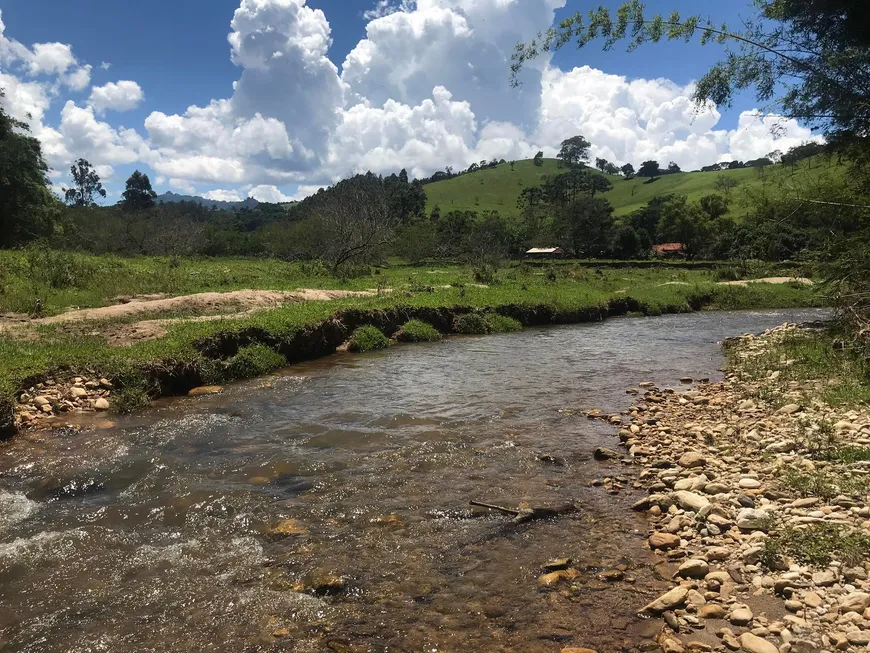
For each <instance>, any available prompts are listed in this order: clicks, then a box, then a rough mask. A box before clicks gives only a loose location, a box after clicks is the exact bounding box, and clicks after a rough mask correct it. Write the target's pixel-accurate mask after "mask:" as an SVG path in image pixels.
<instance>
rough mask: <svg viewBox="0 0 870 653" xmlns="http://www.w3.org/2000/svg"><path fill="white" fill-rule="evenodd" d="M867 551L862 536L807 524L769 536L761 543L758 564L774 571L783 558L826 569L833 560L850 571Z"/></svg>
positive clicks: (831, 526)
mask: <svg viewBox="0 0 870 653" xmlns="http://www.w3.org/2000/svg"><path fill="white" fill-rule="evenodd" d="M868 551H870V537H868V536H867V535H865V534H864V533H861V532H859V531H852V530H848V529H846V528H844V527H842V526H838V525H835V524H808V525H807V526H803V527H799V528H794V527H786V528H783V529H781V530H779V531H777V532H776V533H774V534H772V535H771V536H770V537H769V538H768V539H767V540H766V541H765V543H764V550H763V551H762V553H761V562H762V564H763V565H764V566H766V567H768V568H769V569H776V568H777V566H778V565H777V562H778V561H782V560H783V559H784V558H785V557H790V558H793V559H794V560H795V561H796V562H799V563H801V564H806V565H812V566H814V567H827V566H828V565H830V564H831V562H833V561H835V560H836V561H838V562H842V563H843V564H844V565H846V567H854V566H856V565H859V564H861V562H863V561H864V560H865V558H866V557H867V554H868Z"/></svg>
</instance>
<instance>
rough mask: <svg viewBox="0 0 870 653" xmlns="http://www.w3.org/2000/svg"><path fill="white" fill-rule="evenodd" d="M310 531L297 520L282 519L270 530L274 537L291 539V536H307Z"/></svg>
mask: <svg viewBox="0 0 870 653" xmlns="http://www.w3.org/2000/svg"><path fill="white" fill-rule="evenodd" d="M307 532H308V531H307V530H306V529H305V528H304V527H303V526H302V525H300V524H299V522H298V521H296V520H295V519H282V520H281V521H279V522H278V523H277V524H276V525H275V526H273V527H272V528H270V529H269V533H271V534H272V535H280V536H283V537H289V536H290V535H305V533H307Z"/></svg>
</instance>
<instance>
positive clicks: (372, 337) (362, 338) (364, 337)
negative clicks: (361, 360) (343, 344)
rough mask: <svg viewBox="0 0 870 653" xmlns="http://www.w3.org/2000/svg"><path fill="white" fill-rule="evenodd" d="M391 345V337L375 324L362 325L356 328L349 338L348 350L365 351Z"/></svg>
mask: <svg viewBox="0 0 870 653" xmlns="http://www.w3.org/2000/svg"><path fill="white" fill-rule="evenodd" d="M389 346H390V339H389V338H387V336H385V335H384V334H383V333H381V330H380V329H378V328H377V327H374V326H362V327H359V328H358V329H356V330H355V331H354V332H353V334H352V335H351V336H350V340H348V346H347V349H348V351H353V352H358V353H364V352H367V351H377V350H378V349H386V348H387V347H389Z"/></svg>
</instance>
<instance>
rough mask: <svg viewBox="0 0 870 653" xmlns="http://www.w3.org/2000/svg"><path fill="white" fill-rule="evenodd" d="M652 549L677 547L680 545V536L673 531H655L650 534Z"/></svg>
mask: <svg viewBox="0 0 870 653" xmlns="http://www.w3.org/2000/svg"><path fill="white" fill-rule="evenodd" d="M649 546H650V548H651V549H665V550H667V549H676V548H677V547H679V546H680V536H679V535H674V534H673V533H653V534H652V535H650V536H649Z"/></svg>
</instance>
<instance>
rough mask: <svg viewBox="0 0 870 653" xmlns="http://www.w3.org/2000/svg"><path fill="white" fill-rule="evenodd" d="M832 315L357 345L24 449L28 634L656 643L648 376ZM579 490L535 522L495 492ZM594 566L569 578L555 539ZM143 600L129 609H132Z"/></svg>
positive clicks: (20, 460)
mask: <svg viewBox="0 0 870 653" xmlns="http://www.w3.org/2000/svg"><path fill="white" fill-rule="evenodd" d="M820 314H823V313H819V312H814V311H809V312H799V313H794V312H785V313H783V312H762V313H751V312H750V313H732V314H728V313H700V314H694V315H676V316H667V317H662V318H637V319H631V320H614V321H608V322H605V323H601V324H595V325H587V326H571V327H554V328H547V329H532V330H528V331H526V332H523V333H520V334H510V335H493V336H487V337H484V338H456V339H451V340H448V341H446V342H443V343H435V344H431V345H415V346H409V347H400V348H395V349H391V350H388V351H386V352H384V353H379V354H374V355H367V356H355V355H349V354H345V355H336V356H332V357H329V358H325V359H322V360H318V361H314V362H308V363H301V364H299V365H297V366H295V367H294V368H293V369H292V373H293V375H292V376H289V375H278V376H273V377H269V378H267V379H261V380H258V381H254V382H250V383H242V384H238V385H233V386H229V387H227V388H226V389H225V391H224V393H223V394H221V395H217V396H205V397H200V398H196V399H171V400H162V401H160V402H158V403H157V404H155V405H154V407H153V408H151V409H150V410H147V411H145V412H143V413H140V414H137V415H135V416H132V417H123V418H113V423H107V424H101V425H96V426H99V427H100V428H89V429H87V430H85V431H83V432H78V431H61V432H57V433H52V432H30V433H25V434H23V435H22V436H19V437H18V438H16V439H15V440H13V441H11V442H10V443H7V444H6V445H3V447H2V448H0V488H2V489H0V492H2V493H3V495H2V501H3V504H4V508H8V510H4V513H3V514H4V515H5V516H6V518H5V519H4V520H2V521H0V598H2V601H0V606H2V607H0V641H3V642H4V644H5V646H6V647H7V649H8V650H10V651H78V650H88V649H95V648H100V647H102V648H106V649H109V650H113V651H127V650H129V651H134V650H135V651H141V650H154V651H168V650H172V651H198V650H202V648H203V647H204V646H205V645H208V646H210V647H211V648H213V649H214V650H220V651H224V650H226V651H236V650H243V649H246V648H250V649H252V650H287V651H290V650H293V651H306V650H308V651H321V650H332V651H386V650H399V651H420V650H443V651H478V650H480V651H487V650H516V651H542V652H543V651H546V652H549V651H559V650H560V649H561V648H563V647H569V646H575V647H582V646H585V647H589V648H592V649H593V650H598V651H599V653H601V652H603V651H618V650H632V649H634V648H636V647H637V646H638V645H639V644H640V643H641V642H644V641H649V640H650V639H651V638H652V637H653V636H654V635H655V634H656V632H657V631H658V629H659V627H660V623H659V622H658V621H655V620H644V619H639V618H638V617H637V616H636V612H637V610H638V609H639V608H640V607H642V606H643V605H645V604H646V603H648V602H649V601H651V600H653V599H654V598H655V597H656V596H658V595H659V594H660V593H661V592H662V591H664V590H665V589H667V580H666V578H667V571H668V570H667V569H666V568H664V567H663V565H661V564H659V563H660V562H662V561H661V559H660V558H659V557H658V556H656V555H655V554H653V553H652V552H651V551H650V549H649V547H648V545H647V528H646V520H645V518H644V517H643V516H641V515H638V514H636V513H633V512H632V511H631V505H632V504H633V503H634V502H635V501H636V500H637V499H638V498H639V497H640V496H641V495H640V494H639V490H634V491H633V488H632V484H633V479H632V477H631V469H632V468H630V467H623V466H622V464H621V463H620V462H619V461H604V462H599V461H595V460H593V458H592V453H593V451H594V450H595V449H597V448H600V447H612V446H613V444H612V435H611V433H612V428H611V427H609V426H607V425H603V424H598V423H595V422H589V421H588V420H586V419H585V418H583V416H582V411H583V410H584V409H589V408H593V407H600V408H602V409H604V410H605V411H606V412H608V413H619V412H621V411H622V410H626V409H628V408H629V406H630V404H631V403H632V401H633V399H632V397H630V396H629V395H626V394H625V388H626V387H629V386H631V385H634V384H635V383H636V382H637V381H638V380H639V379H651V380H653V381H655V382H657V383H659V384H660V385H662V386H667V385H675V386H679V379H680V378H681V377H684V376H692V377H693V378H700V377H704V376H713V377H714V378H715V373H716V369H717V368H718V367H719V366H720V365H721V353H720V348H719V345H718V341H720V340H721V339H723V338H725V337H727V336H730V335H734V334H737V333H741V332H748V331H759V330H762V329H764V328H766V327H769V326H773V325H775V324H778V323H781V322H783V321H785V320H788V319H792V320H807V319H813V318H814V317H815V316H817V315H820ZM471 499H478V500H482V501H487V502H491V503H496V504H500V505H508V506H514V507H517V506H520V505H521V504H523V503H527V504H529V505H532V506H535V505H545V506H552V505H560V504H564V503H565V502H568V501H570V502H573V503H575V505H577V506H578V508H579V512H577V513H575V514H571V515H566V516H564V517H562V518H560V519H556V520H549V521H546V520H545V521H540V522H536V523H533V524H528V525H524V526H522V527H513V526H511V525H509V524H508V523H507V522H508V521H509V519H508V518H506V517H503V516H500V515H496V514H492V513H491V512H490V511H486V510H478V509H472V508H470V507H469V505H468V502H469V501H470V500H471ZM563 557H569V558H571V559H572V562H571V565H570V566H571V567H572V568H575V569H577V570H578V575H577V576H576V577H575V578H573V579H572V580H571V582H567V583H565V582H560V583H557V584H555V585H553V586H550V587H543V586H542V585H541V584H540V582H539V576H540V575H541V574H542V572H543V569H542V568H543V566H544V565H545V564H546V563H547V562H548V561H550V560H551V559H553V558H563ZM119 606H120V607H119Z"/></svg>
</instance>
